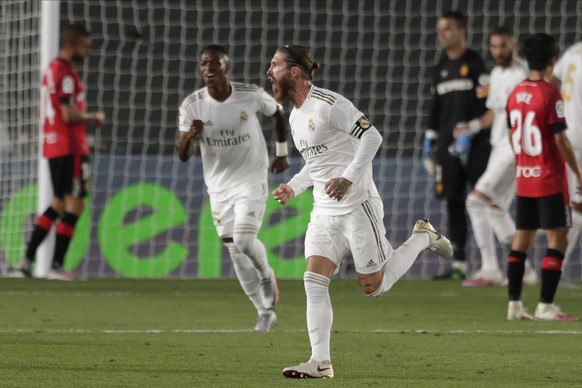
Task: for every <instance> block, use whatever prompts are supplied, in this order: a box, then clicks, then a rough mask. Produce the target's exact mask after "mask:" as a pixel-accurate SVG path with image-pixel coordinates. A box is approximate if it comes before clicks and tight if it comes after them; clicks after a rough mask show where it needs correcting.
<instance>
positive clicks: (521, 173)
mask: <svg viewBox="0 0 582 388" xmlns="http://www.w3.org/2000/svg"><path fill="white" fill-rule="evenodd" d="M507 119H508V127H509V128H510V130H511V142H512V146H513V152H514V154H515V164H516V166H515V175H516V179H517V195H518V196H521V197H529V198H540V197H546V196H549V195H554V194H558V193H567V192H568V181H567V177H566V166H565V162H564V158H563V157H562V154H561V153H560V151H559V149H558V147H557V145H556V141H555V139H554V134H556V133H559V132H562V131H564V130H566V120H565V118H564V103H563V101H562V97H561V95H560V92H559V91H558V89H556V88H555V87H553V86H552V85H550V84H549V83H548V82H546V81H543V80H539V81H531V80H525V81H523V82H522V83H520V84H519V85H518V86H517V87H516V88H515V89H514V90H513V92H511V94H510V95H509V98H508V100H507Z"/></svg>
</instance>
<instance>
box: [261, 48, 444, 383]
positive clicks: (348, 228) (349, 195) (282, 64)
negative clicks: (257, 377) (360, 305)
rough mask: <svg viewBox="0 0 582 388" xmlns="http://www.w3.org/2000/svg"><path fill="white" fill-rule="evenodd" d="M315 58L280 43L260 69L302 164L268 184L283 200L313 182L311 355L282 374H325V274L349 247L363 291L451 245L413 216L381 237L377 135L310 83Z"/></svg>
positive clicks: (376, 289)
mask: <svg viewBox="0 0 582 388" xmlns="http://www.w3.org/2000/svg"><path fill="white" fill-rule="evenodd" d="M318 67H319V65H318V63H316V62H315V61H314V58H313V56H312V54H311V52H310V51H309V49H307V48H306V47H303V46H299V45H288V46H283V47H279V48H278V49H277V51H276V52H275V55H274V56H273V58H272V60H271V66H270V68H269V70H268V71H267V75H268V76H269V79H270V81H271V83H272V88H273V92H274V93H275V98H276V99H277V101H279V102H281V101H284V100H286V99H289V100H290V101H291V102H292V103H293V106H294V108H293V111H292V112H291V115H290V118H289V122H290V126H291V133H292V134H293V141H294V143H295V146H296V147H297V149H298V150H299V152H300V153H301V155H302V156H303V158H304V160H305V165H304V166H303V168H302V169H301V171H300V172H299V173H298V174H296V175H295V176H294V177H293V178H292V179H291V181H289V182H288V183H287V184H281V185H279V187H278V188H277V189H275V190H274V191H273V196H274V198H275V199H276V200H277V201H279V202H280V203H281V204H283V205H285V204H286V203H288V202H289V201H290V200H291V199H293V198H294V197H296V196H298V195H299V194H301V193H302V192H303V191H304V190H305V189H307V187H309V186H312V185H313V197H314V205H313V210H312V212H311V219H310V222H309V226H308V229H307V234H306V236H305V257H306V260H307V270H306V272H305V274H304V276H303V282H304V286H305V293H306V296H307V312H306V314H307V330H308V333H309V340H310V342H311V357H310V359H309V360H308V361H307V362H305V363H301V364H299V365H296V366H292V367H288V368H285V369H284V370H283V375H284V376H285V377H289V378H304V377H316V378H329V377H333V375H334V372H333V368H332V364H331V354H330V336H331V326H332V321H333V312H332V306H331V301H330V297H329V284H330V280H331V277H332V275H333V274H334V273H336V272H337V271H338V270H339V266H340V263H341V261H342V259H343V257H344V255H345V254H346V253H347V252H348V251H351V253H352V255H353V258H354V264H355V268H356V272H357V276H358V279H359V282H360V287H361V288H362V291H364V292H365V293H366V294H367V295H370V296H375V297H377V296H380V295H382V294H384V293H385V292H387V291H388V290H390V288H391V287H392V286H393V285H394V283H395V282H396V281H397V280H398V279H400V278H401V277H402V276H403V275H404V274H405V273H406V272H407V271H408V269H409V268H410V267H411V266H412V264H413V263H414V261H415V259H416V257H417V256H418V254H419V253H420V252H421V251H422V250H424V249H430V250H432V251H434V252H436V253H438V254H439V255H440V256H442V257H445V258H450V257H451V256H452V253H453V251H452V246H451V243H450V242H449V240H448V239H447V238H446V237H444V236H442V235H441V234H440V233H438V232H437V231H436V230H435V229H434V228H433V227H432V225H431V224H430V223H429V222H428V220H419V221H417V222H416V224H415V226H414V229H413V233H412V236H411V237H410V238H409V239H408V240H407V241H406V242H405V243H404V244H403V245H402V246H400V247H399V248H398V249H396V250H393V249H392V246H391V245H390V243H389V242H388V240H387V239H386V237H385V234H386V230H385V228H384V222H383V218H384V211H383V205H382V200H381V199H380V195H379V193H378V190H377V188H376V185H375V184H374V181H373V178H372V159H373V158H374V155H375V154H376V152H377V151H378V148H379V147H380V144H381V143H382V136H381V135H380V133H379V132H378V130H377V129H376V128H375V127H374V126H373V125H372V124H371V123H370V121H368V119H367V118H366V116H364V114H363V113H362V112H361V111H359V110H358V109H357V108H356V107H355V106H354V105H353V104H352V103H351V102H350V101H348V100H347V99H346V98H345V97H343V96H341V95H340V94H338V93H335V92H332V91H330V90H327V89H322V88H319V87H316V86H314V85H313V84H312V83H311V81H312V80H313V74H314V71H315V70H316V69H318Z"/></svg>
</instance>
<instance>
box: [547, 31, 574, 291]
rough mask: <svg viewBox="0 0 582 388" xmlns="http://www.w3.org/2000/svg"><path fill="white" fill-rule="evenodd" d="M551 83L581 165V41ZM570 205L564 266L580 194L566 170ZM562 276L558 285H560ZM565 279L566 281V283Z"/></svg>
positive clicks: (561, 62) (560, 64)
mask: <svg viewBox="0 0 582 388" xmlns="http://www.w3.org/2000/svg"><path fill="white" fill-rule="evenodd" d="M551 83H552V84H553V85H555V86H557V87H558V88H561V91H562V98H563V99H564V114H565V115H566V124H568V133H569V136H568V137H569V138H570V141H571V142H572V147H573V148H574V154H575V155H576V160H577V161H578V165H579V166H580V165H582V42H578V43H576V44H575V45H573V46H572V47H570V48H569V49H568V50H566V52H564V54H562V56H561V57H560V59H559V60H558V62H557V63H556V65H555V66H554V71H553V78H552V80H551ZM568 184H569V187H570V188H569V194H570V205H571V206H572V227H571V228H570V231H569V232H568V249H566V253H565V255H564V264H563V265H564V267H565V266H566V263H567V261H568V260H569V258H570V257H571V256H572V251H573V250H574V248H575V247H576V244H577V243H578V239H579V237H580V232H581V231H582V195H580V194H579V193H577V190H576V177H575V176H574V174H573V173H572V170H571V169H568ZM564 280H565V279H564V278H562V280H561V281H560V286H564ZM567 284H568V282H566V285H567Z"/></svg>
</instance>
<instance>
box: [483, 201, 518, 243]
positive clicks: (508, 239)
mask: <svg viewBox="0 0 582 388" xmlns="http://www.w3.org/2000/svg"><path fill="white" fill-rule="evenodd" d="M487 218H488V219H489V222H490V223H491V227H492V228H493V231H494V232H495V236H497V240H499V242H500V243H501V244H503V245H511V243H512V242H513V237H514V236H515V221H513V218H511V215H510V214H509V212H508V211H507V210H501V209H500V208H498V207H491V206H489V207H488V208H487Z"/></svg>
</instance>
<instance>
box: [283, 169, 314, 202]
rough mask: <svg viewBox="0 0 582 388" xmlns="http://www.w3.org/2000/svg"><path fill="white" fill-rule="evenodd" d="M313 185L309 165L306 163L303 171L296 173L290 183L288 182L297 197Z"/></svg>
mask: <svg viewBox="0 0 582 388" xmlns="http://www.w3.org/2000/svg"><path fill="white" fill-rule="evenodd" d="M312 185H313V181H312V180H311V175H310V174H309V167H308V166H307V165H304V166H303V168H302V169H301V171H299V172H298V173H297V174H295V176H294V177H293V178H291V180H290V181H289V183H287V186H289V187H290V188H291V190H293V194H294V196H295V197H296V196H298V195H299V194H301V193H302V192H304V191H305V190H306V189H307V188H308V187H310V186H312Z"/></svg>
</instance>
